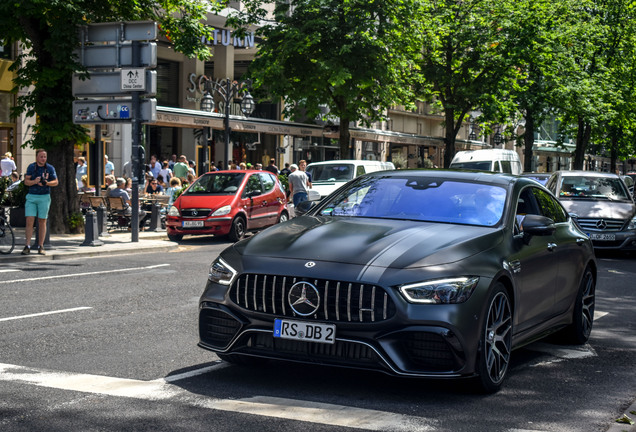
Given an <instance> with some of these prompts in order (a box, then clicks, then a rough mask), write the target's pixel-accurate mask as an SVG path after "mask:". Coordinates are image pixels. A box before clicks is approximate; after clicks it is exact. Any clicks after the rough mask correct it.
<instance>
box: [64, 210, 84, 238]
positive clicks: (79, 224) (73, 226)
mask: <svg viewBox="0 0 636 432" xmlns="http://www.w3.org/2000/svg"><path fill="white" fill-rule="evenodd" d="M66 222H67V223H68V227H69V230H70V231H71V234H84V216H83V215H82V212H75V213H72V214H71V215H70V216H69V217H68V219H67V221H66Z"/></svg>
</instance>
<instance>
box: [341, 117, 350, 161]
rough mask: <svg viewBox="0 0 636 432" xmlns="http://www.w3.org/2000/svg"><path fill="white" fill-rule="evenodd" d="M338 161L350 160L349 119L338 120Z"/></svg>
mask: <svg viewBox="0 0 636 432" xmlns="http://www.w3.org/2000/svg"><path fill="white" fill-rule="evenodd" d="M339 141H340V159H352V158H353V157H352V156H351V149H350V146H351V133H350V132H349V119H345V118H340V139H339Z"/></svg>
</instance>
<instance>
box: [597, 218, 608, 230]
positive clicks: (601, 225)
mask: <svg viewBox="0 0 636 432" xmlns="http://www.w3.org/2000/svg"><path fill="white" fill-rule="evenodd" d="M596 228H598V229H600V230H604V229H605V228H607V222H605V220H603V219H600V220H599V221H598V222H596Z"/></svg>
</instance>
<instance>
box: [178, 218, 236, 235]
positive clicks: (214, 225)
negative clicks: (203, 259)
mask: <svg viewBox="0 0 636 432" xmlns="http://www.w3.org/2000/svg"><path fill="white" fill-rule="evenodd" d="M183 221H188V222H197V221H198V222H203V227H184V226H183ZM231 228H232V218H231V217H229V216H228V217H225V216H224V217H215V218H202V219H193V218H188V219H182V218H177V217H174V216H168V217H166V229H167V231H168V234H170V235H175V234H179V235H205V234H214V235H227V234H228V233H229V232H230V229H231Z"/></svg>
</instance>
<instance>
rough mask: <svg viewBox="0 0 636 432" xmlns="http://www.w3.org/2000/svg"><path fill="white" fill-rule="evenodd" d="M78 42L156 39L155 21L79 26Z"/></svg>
mask: <svg viewBox="0 0 636 432" xmlns="http://www.w3.org/2000/svg"><path fill="white" fill-rule="evenodd" d="M81 34H82V37H81V40H80V42H112V41H114V42H116V41H151V40H155V39H157V23H156V22H155V21H123V22H110V23H95V24H89V25H86V26H82V27H81Z"/></svg>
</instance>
